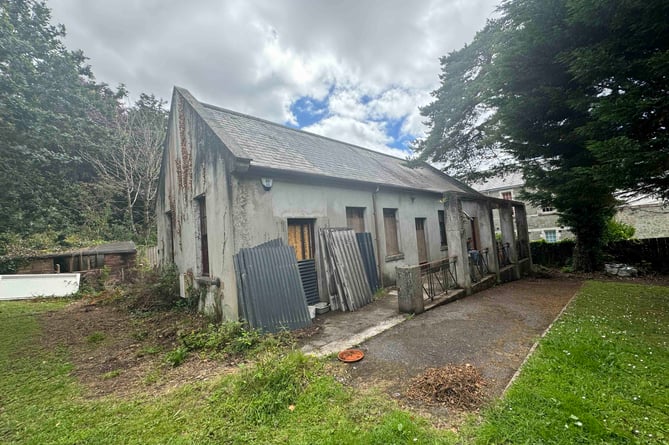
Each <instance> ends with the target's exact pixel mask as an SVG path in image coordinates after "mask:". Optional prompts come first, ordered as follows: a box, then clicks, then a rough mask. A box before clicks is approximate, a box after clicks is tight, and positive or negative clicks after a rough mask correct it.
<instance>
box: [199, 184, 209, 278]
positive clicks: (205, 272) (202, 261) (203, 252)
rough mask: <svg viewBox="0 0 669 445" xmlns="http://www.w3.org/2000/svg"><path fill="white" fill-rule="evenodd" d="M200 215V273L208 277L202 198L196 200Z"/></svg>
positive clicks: (207, 254) (207, 250) (205, 202)
mask: <svg viewBox="0 0 669 445" xmlns="http://www.w3.org/2000/svg"><path fill="white" fill-rule="evenodd" d="M197 204H198V210H199V214H200V271H201V274H202V276H205V277H206V276H209V237H208V236H207V201H206V199H205V197H204V196H200V197H198V198H197Z"/></svg>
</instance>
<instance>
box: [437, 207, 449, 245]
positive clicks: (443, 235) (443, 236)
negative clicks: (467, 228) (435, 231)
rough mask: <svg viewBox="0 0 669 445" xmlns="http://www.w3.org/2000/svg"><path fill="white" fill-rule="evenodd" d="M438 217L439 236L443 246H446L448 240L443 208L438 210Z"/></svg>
mask: <svg viewBox="0 0 669 445" xmlns="http://www.w3.org/2000/svg"><path fill="white" fill-rule="evenodd" d="M437 218H438V219H439V237H440V238H441V246H442V247H445V246H446V245H447V244H448V243H447V242H446V217H445V216H444V211H443V210H437Z"/></svg>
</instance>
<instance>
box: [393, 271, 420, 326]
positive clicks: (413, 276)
mask: <svg viewBox="0 0 669 445" xmlns="http://www.w3.org/2000/svg"><path fill="white" fill-rule="evenodd" d="M395 270H396V273H397V289H398V290H397V302H398V306H399V310H400V312H403V313H407V314H420V313H421V312H424V311H425V306H424V303H423V281H422V279H421V277H420V266H401V267H397V268H396V269H395Z"/></svg>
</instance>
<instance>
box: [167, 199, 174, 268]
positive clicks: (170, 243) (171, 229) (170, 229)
mask: <svg viewBox="0 0 669 445" xmlns="http://www.w3.org/2000/svg"><path fill="white" fill-rule="evenodd" d="M165 218H167V228H168V233H167V238H168V239H167V241H168V247H169V249H170V251H169V257H170V260H171V262H172V263H174V212H173V211H172V210H168V211H167V212H165Z"/></svg>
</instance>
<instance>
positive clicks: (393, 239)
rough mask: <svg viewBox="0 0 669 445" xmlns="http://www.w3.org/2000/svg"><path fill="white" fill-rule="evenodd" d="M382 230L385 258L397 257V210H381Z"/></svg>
mask: <svg viewBox="0 0 669 445" xmlns="http://www.w3.org/2000/svg"><path fill="white" fill-rule="evenodd" d="M383 228H384V230H385V232H386V256H392V255H399V254H400V253H401V252H400V244H399V240H398V237H397V209H383Z"/></svg>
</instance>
